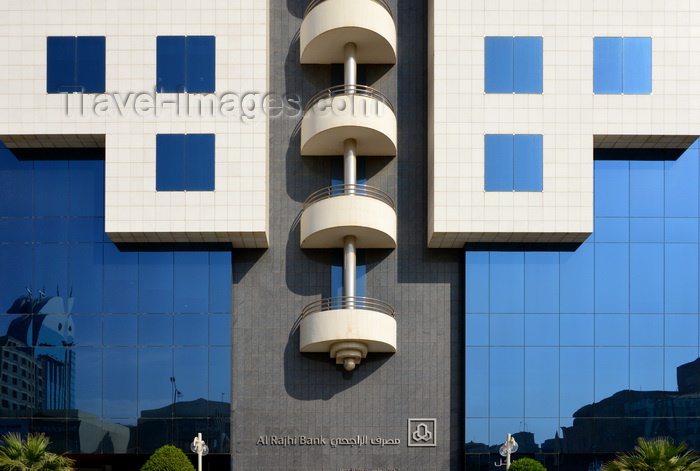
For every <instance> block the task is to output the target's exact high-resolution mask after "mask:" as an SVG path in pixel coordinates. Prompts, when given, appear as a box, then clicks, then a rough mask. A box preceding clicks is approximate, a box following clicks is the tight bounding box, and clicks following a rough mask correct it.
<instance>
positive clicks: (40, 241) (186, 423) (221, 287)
mask: <svg viewBox="0 0 700 471" xmlns="http://www.w3.org/2000/svg"><path fill="white" fill-rule="evenodd" d="M0 192H1V193H2V196H1V197H0V260H2V269H1V270H0V307H1V309H0V312H1V313H2V314H0V430H14V431H18V432H21V433H27V432H30V431H37V432H44V433H46V434H47V435H49V437H50V439H51V440H52V442H53V448H54V450H55V451H68V452H72V453H105V454H111V453H151V452H153V451H154V450H155V449H156V448H158V447H159V446H161V445H163V444H175V445H176V446H178V447H181V448H183V449H185V450H187V451H188V452H189V443H190V442H191V441H192V438H193V437H194V436H195V435H196V434H197V433H198V432H203V433H204V435H205V440H206V441H207V443H208V445H209V447H210V449H211V452H212V453H228V452H229V450H230V444H229V435H230V432H229V429H230V427H229V422H230V401H231V397H230V314H231V313H230V311H231V252H230V251H199V250H198V249H197V248H196V247H195V246H192V247H189V248H188V249H186V250H177V251H169V250H162V248H159V247H157V246H156V247H153V248H152V249H151V247H149V249H148V250H149V251H131V250H129V249H128V248H121V250H120V248H118V247H116V246H115V245H114V244H112V243H111V242H110V241H109V239H108V238H107V236H106V235H105V234H104V214H103V211H104V209H103V208H104V200H103V195H104V161H103V160H71V161H68V160H63V161H55V160H20V159H18V158H17V157H15V156H14V155H13V154H12V153H11V152H9V151H8V150H7V149H5V148H4V147H3V148H2V149H0ZM150 250H153V251H150Z"/></svg>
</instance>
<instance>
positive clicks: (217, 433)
mask: <svg viewBox="0 0 700 471" xmlns="http://www.w3.org/2000/svg"><path fill="white" fill-rule="evenodd" d="M230 414H231V404H230V403H228V402H216V401H208V400H206V399H201V398H200V399H196V400H194V401H183V402H176V403H173V404H171V405H168V406H165V407H161V408H159V409H152V410H144V411H141V418H139V420H138V434H139V437H140V439H139V447H140V451H141V452H142V453H152V452H153V451H154V450H155V449H156V448H158V447H159V446H160V444H161V443H162V437H165V436H168V437H172V442H173V444H174V445H175V446H178V447H180V448H182V449H185V450H186V449H188V447H189V444H190V443H191V442H192V437H195V436H197V433H200V432H202V433H205V436H206V437H208V438H207V440H206V442H207V445H208V446H209V450H210V452H212V453H229V452H230V442H231V440H230V438H229V434H230V426H231V421H230Z"/></svg>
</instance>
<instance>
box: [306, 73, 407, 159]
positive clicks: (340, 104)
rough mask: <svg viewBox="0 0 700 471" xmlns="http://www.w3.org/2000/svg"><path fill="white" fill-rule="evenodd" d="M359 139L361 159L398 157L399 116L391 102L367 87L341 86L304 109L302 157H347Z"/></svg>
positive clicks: (328, 90) (318, 97)
mask: <svg viewBox="0 0 700 471" xmlns="http://www.w3.org/2000/svg"><path fill="white" fill-rule="evenodd" d="M346 139H355V141H356V152H357V155H384V156H394V155H396V114H395V113H394V107H393V106H392V105H391V103H390V102H389V99H388V98H387V97H386V96H384V94H382V93H381V92H379V91H378V90H375V89H373V88H371V87H367V86H365V85H338V86H336V87H331V88H329V89H327V90H324V91H322V92H321V93H318V94H317V95H316V96H314V97H313V98H312V99H311V100H310V101H309V103H308V104H307V105H306V108H304V117H303V118H302V121H301V154H302V155H343V153H344V151H345V149H344V142H345V140H346Z"/></svg>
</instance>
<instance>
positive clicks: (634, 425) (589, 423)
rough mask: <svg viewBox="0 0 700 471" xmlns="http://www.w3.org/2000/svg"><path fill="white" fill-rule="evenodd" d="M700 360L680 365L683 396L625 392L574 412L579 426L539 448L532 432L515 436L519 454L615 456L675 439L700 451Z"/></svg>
mask: <svg viewBox="0 0 700 471" xmlns="http://www.w3.org/2000/svg"><path fill="white" fill-rule="evenodd" d="M699 367H700V358H698V359H696V360H694V361H692V362H689V363H685V364H683V365H680V366H679V367H678V368H677V369H676V371H677V378H678V391H633V390H624V391H619V392H617V393H615V394H613V395H612V396H610V397H607V398H604V399H602V400H601V401H598V402H595V403H593V404H588V405H585V406H583V407H581V408H580V409H578V410H577V411H576V412H574V414H573V417H574V421H573V425H572V426H570V427H562V428H561V432H562V436H560V434H559V432H556V433H555V436H554V437H552V438H548V439H546V440H543V441H542V442H541V444H539V445H538V444H537V443H535V436H534V434H532V433H530V432H518V433H514V434H513V437H514V438H515V439H516V441H517V442H518V445H519V448H518V453H520V454H539V453H555V454H556V453H583V454H590V453H615V452H616V451H618V450H630V449H632V448H634V446H635V444H636V441H637V437H660V436H664V437H671V438H673V439H674V440H675V441H677V442H686V443H688V444H689V445H690V446H691V447H692V448H695V449H698V448H700V423H699V421H698V413H699V411H700V384H698V368H699ZM499 446H500V444H485V443H475V442H468V443H466V445H465V451H466V453H491V454H498V448H499Z"/></svg>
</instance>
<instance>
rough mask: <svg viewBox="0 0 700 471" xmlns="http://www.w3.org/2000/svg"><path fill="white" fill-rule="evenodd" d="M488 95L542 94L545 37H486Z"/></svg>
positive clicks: (486, 84) (486, 86) (486, 87)
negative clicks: (543, 38)
mask: <svg viewBox="0 0 700 471" xmlns="http://www.w3.org/2000/svg"><path fill="white" fill-rule="evenodd" d="M484 48H485V56H486V57H485V65H486V71H485V90H486V93H542V38H541V37H499V36H488V37H486V38H485V44H484Z"/></svg>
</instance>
